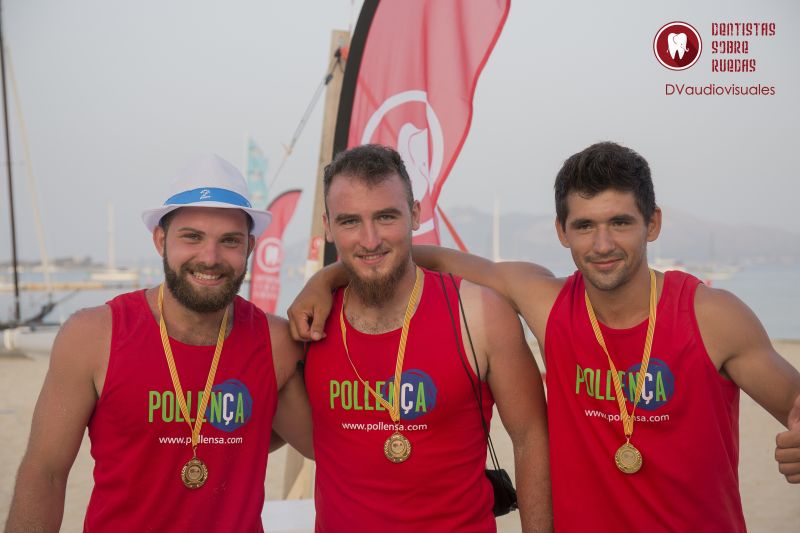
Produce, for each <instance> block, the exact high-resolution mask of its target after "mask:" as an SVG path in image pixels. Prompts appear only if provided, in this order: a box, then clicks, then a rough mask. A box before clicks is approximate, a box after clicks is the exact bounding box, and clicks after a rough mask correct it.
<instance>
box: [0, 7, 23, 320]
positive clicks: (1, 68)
mask: <svg viewBox="0 0 800 533" xmlns="http://www.w3.org/2000/svg"><path fill="white" fill-rule="evenodd" d="M0 78H2V84H3V126H4V128H5V135H6V172H7V174H8V214H9V217H10V218H11V264H12V267H13V270H14V322H15V323H16V324H19V323H20V320H21V317H20V312H19V268H18V266H17V227H16V223H15V222H14V185H13V179H12V174H11V138H10V135H9V132H8V99H7V98H6V53H5V49H4V47H3V6H2V2H1V1H0Z"/></svg>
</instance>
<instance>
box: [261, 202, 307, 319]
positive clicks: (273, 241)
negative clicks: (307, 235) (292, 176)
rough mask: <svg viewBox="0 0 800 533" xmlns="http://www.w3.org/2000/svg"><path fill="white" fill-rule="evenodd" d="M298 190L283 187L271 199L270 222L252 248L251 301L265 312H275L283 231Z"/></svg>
mask: <svg viewBox="0 0 800 533" xmlns="http://www.w3.org/2000/svg"><path fill="white" fill-rule="evenodd" d="M300 192H301V191H299V190H291V191H286V192H285V193H283V194H281V195H280V196H278V197H277V198H275V199H274V200H273V201H272V203H271V204H270V205H269V207H268V208H267V210H268V211H269V212H270V213H272V222H270V224H269V226H267V229H266V230H264V233H262V234H261V236H260V237H259V238H258V240H257V241H256V248H255V250H254V251H253V268H252V271H251V273H250V301H251V302H253V304H255V305H256V306H258V307H259V308H260V309H261V310H262V311H264V312H265V313H274V312H275V308H276V306H277V304H278V295H279V294H280V290H281V265H282V264H283V255H284V254H283V231H284V230H285V229H286V226H287V225H288V224H289V220H291V218H292V215H293V214H294V210H295V208H296V207H297V201H298V200H299V199H300Z"/></svg>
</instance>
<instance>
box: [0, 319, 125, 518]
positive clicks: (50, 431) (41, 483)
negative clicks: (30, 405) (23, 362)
mask: <svg viewBox="0 0 800 533" xmlns="http://www.w3.org/2000/svg"><path fill="white" fill-rule="evenodd" d="M110 345H111V309H110V308H109V307H108V306H101V307H95V308H92V309H85V310H83V311H79V312H78V313H76V314H75V315H73V316H72V317H71V318H70V319H69V320H67V322H66V323H65V324H64V325H63V326H62V327H61V330H60V331H59V333H58V335H57V336H56V339H55V342H54V343H53V350H52V352H51V354H50V368H49V369H48V371H47V376H46V377H45V380H44V385H43V386H42V391H41V393H40V394H39V399H38V401H37V402H36V408H35V410H34V413H33V421H32V424H31V436H30V440H29V441H28V448H27V450H26V452H25V456H24V457H23V458H22V464H21V465H20V467H19V472H18V473H17V482H16V487H15V490H14V497H13V499H12V502H11V510H10V512H9V517H8V522H7V523H6V532H7V533H17V532H28V531H58V529H59V527H60V526H61V520H62V516H63V513H64V496H65V492H66V485H67V476H68V475H69V471H70V469H71V468H72V463H73V462H74V461H75V456H76V455H77V453H78V449H79V448H80V445H81V440H82V439H83V432H84V430H85V429H86V425H87V423H88V422H89V418H90V417H91V415H92V412H93V411H94V407H95V404H96V403H97V398H98V396H99V394H100V392H101V390H102V384H103V382H104V380H105V370H106V366H107V362H108V353H109V348H110Z"/></svg>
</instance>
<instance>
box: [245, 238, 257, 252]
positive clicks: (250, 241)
mask: <svg viewBox="0 0 800 533" xmlns="http://www.w3.org/2000/svg"><path fill="white" fill-rule="evenodd" d="M255 248H256V238H255V237H254V236H253V235H248V236H247V257H250V254H252V253H253V250H255Z"/></svg>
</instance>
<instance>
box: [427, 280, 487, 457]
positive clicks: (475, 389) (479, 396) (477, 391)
mask: <svg viewBox="0 0 800 533" xmlns="http://www.w3.org/2000/svg"><path fill="white" fill-rule="evenodd" d="M449 276H450V281H451V282H452V283H453V288H454V289H455V291H456V296H457V297H458V306H459V309H460V310H461V316H462V317H464V329H465V330H466V332H467V340H469V347H470V349H471V350H472V359H473V361H474V362H475V374H476V375H477V377H478V382H477V384H476V383H474V382H473V381H472V374H470V372H469V368H467V364H466V357H467V356H466V354H464V353H463V352H462V351H461V338H460V337H459V335H458V328H457V327H456V319H455V316H453V309H452V307H450V299H449V298H448V297H447V288H446V287H445V284H444V276H442V273H441V272H440V273H439V281H440V282H441V284H442V293H443V294H444V301H445V303H446V304H447V311H448V312H449V313H450V321H451V323H452V324H453V336H454V337H455V340H456V350H457V351H458V356H459V357H458V359H459V361H461V366H463V367H464V372H466V374H467V379H469V384H470V387H471V388H472V394H473V395H474V396H475V400H476V401H477V402H478V413H480V415H481V425H482V426H483V432H484V434H485V435H486V443H487V445H488V446H489V458H490V459H491V461H492V467H493V468H494V469H495V470H500V462H499V461H498V460H497V454H496V453H495V451H494V444H493V443H492V437H491V435H489V425H488V424H487V423H486V418H485V417H484V416H483V391H482V390H481V369H480V366H478V357H477V356H476V355H475V346H474V345H473V343H472V335H471V334H470V332H469V326H468V325H467V316H466V314H465V313H464V302H462V301H461V292H460V291H459V289H458V284H457V283H456V280H455V278H454V277H453V275H452V274H449Z"/></svg>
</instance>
